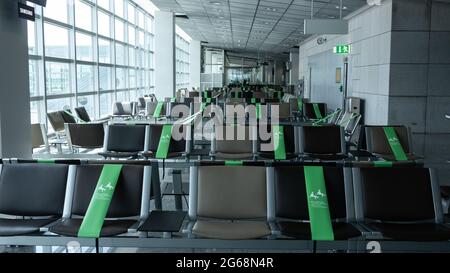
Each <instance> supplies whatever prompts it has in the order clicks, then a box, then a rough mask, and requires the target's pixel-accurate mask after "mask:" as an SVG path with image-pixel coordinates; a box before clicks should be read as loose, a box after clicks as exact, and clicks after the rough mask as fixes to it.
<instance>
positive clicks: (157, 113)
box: [153, 102, 164, 118]
mask: <svg viewBox="0 0 450 273" xmlns="http://www.w3.org/2000/svg"><path fill="white" fill-rule="evenodd" d="M163 105H164V102H158V104H157V105H156V109H155V112H153V117H155V118H159V117H160V116H161V110H162V108H163Z"/></svg>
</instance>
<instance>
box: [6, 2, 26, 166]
mask: <svg viewBox="0 0 450 273" xmlns="http://www.w3.org/2000/svg"><path fill="white" fill-rule="evenodd" d="M17 8H18V7H17V1H0V41H1V42H0V60H1V62H0V63H1V65H0V157H4V158H8V157H9V158H10V157H19V158H31V153H32V151H31V126H30V91H29V83H28V44H27V21H26V20H24V19H20V18H19V17H18V16H17Z"/></svg>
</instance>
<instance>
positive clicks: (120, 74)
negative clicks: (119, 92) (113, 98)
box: [116, 68, 127, 89]
mask: <svg viewBox="0 0 450 273" xmlns="http://www.w3.org/2000/svg"><path fill="white" fill-rule="evenodd" d="M126 87H127V86H126V69H125V68H117V69H116V89H125V88H126Z"/></svg>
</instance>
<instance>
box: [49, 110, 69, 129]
mask: <svg viewBox="0 0 450 273" xmlns="http://www.w3.org/2000/svg"><path fill="white" fill-rule="evenodd" d="M47 118H48V121H49V122H50V124H51V125H52V128H53V130H54V131H55V132H60V131H64V123H65V121H64V118H63V116H62V114H61V111H56V112H50V113H47Z"/></svg>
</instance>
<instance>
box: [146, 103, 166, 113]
mask: <svg viewBox="0 0 450 273" xmlns="http://www.w3.org/2000/svg"><path fill="white" fill-rule="evenodd" d="M145 105H146V106H145V115H146V116H154V113H155V110H156V107H157V106H158V102H156V101H148V102H147V103H146V104H145ZM166 105H167V103H164V104H163V106H162V108H161V113H160V116H161V117H163V116H166V112H167V111H166V108H167V106H166Z"/></svg>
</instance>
